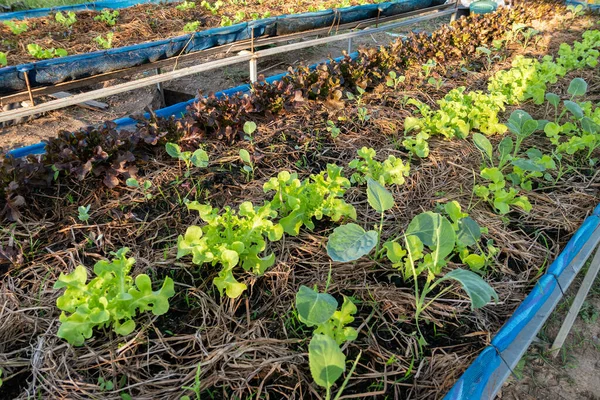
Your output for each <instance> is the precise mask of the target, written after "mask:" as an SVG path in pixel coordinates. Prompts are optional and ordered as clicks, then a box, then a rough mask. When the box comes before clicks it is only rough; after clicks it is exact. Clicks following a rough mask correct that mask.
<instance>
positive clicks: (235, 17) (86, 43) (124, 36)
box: [0, 0, 373, 65]
mask: <svg viewBox="0 0 600 400" xmlns="http://www.w3.org/2000/svg"><path fill="white" fill-rule="evenodd" d="M191 3H194V6H193V7H192V6H190V7H188V8H182V4H183V2H173V3H163V4H140V5H136V6H133V7H128V8H124V9H120V10H116V11H117V12H118V17H116V23H115V24H114V25H112V26H111V25H108V24H107V23H105V22H103V21H101V20H96V19H95V18H97V17H98V16H101V12H96V11H81V12H77V13H75V16H76V22H75V23H74V24H73V25H71V26H70V27H67V26H65V25H62V24H60V23H59V22H57V20H56V18H55V14H51V15H49V16H47V17H41V18H31V19H28V20H27V21H26V23H27V26H28V29H27V31H25V32H22V33H19V34H15V33H13V32H12V31H11V29H10V28H9V26H7V25H5V24H0V52H4V53H6V56H7V60H8V65H18V64H23V63H27V62H33V61H39V60H38V59H36V58H35V57H33V56H32V55H31V54H30V53H29V51H28V49H27V46H28V45H29V44H37V45H39V46H41V47H42V48H44V49H51V48H53V49H65V50H66V51H67V53H68V54H69V55H74V54H84V53H89V52H92V51H98V50H105V49H106V48H105V47H103V46H102V45H101V44H99V43H98V42H97V41H95V39H96V38H97V37H99V36H100V37H102V38H104V39H106V38H107V35H108V34H109V33H112V34H113V38H112V47H113V48H116V47H124V46H129V45H134V44H138V43H145V42H151V41H155V40H161V39H168V38H172V37H176V36H181V35H186V34H189V33H190V32H189V31H186V30H185V29H184V27H185V26H186V25H188V24H190V23H191V24H194V23H196V22H198V24H196V25H195V26H194V27H193V28H192V31H194V30H196V31H202V30H207V29H210V28H216V27H219V26H221V25H222V23H223V22H225V21H228V22H225V23H229V22H231V23H234V22H235V23H237V22H243V21H251V20H252V19H258V18H267V17H269V16H271V17H275V16H278V15H283V14H294V13H301V12H308V11H317V10H327V9H332V8H339V7H347V6H355V5H360V4H371V3H373V2H370V1H359V0H346V1H343V2H338V1H333V0H325V1H319V2H318V6H315V5H314V2H313V1H306V0H298V1H295V2H293V3H286V2H284V1H281V0H263V1H259V2H256V1H244V0H224V1H218V2H208V5H207V6H204V5H201V3H205V2H201V1H195V2H187V4H191ZM217 3H218V4H217ZM178 7H179V8H178ZM109 11H110V12H113V11H112V10H109ZM63 14H64V13H63ZM224 17H225V18H226V19H223V18H224ZM14 22H15V23H17V24H21V23H22V21H17V20H15V21H14Z"/></svg>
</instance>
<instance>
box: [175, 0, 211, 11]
mask: <svg viewBox="0 0 600 400" xmlns="http://www.w3.org/2000/svg"><path fill="white" fill-rule="evenodd" d="M203 3H206V2H203ZM203 7H204V5H203ZM194 8H196V3H195V2H193V1H187V0H185V1H184V2H182V3H180V4H178V5H176V6H175V9H177V10H179V11H188V10H193V9H194Z"/></svg>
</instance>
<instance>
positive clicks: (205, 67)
mask: <svg viewBox="0 0 600 400" xmlns="http://www.w3.org/2000/svg"><path fill="white" fill-rule="evenodd" d="M453 12H454V10H445V11H436V12H433V13H431V14H428V15H424V16H422V17H418V18H412V19H409V20H404V21H399V22H394V23H390V24H388V25H385V26H379V27H377V28H367V29H364V30H360V31H356V32H350V33H345V34H341V35H336V36H330V37H325V38H320V39H312V40H308V41H306V42H299V43H292V44H288V45H283V46H280V47H277V48H273V49H266V50H261V51H257V52H255V53H254V54H249V55H246V54H244V55H237V56H233V57H229V58H226V59H223V60H217V61H210V62H207V63H205V64H201V65H196V66H193V67H188V68H183V69H180V70H176V71H171V72H167V73H164V74H161V75H158V76H151V77H148V78H142V79H139V80H136V81H132V82H126V83H122V84H119V85H115V86H112V87H108V88H102V89H98V90H93V91H90V92H87V93H82V94H77V95H73V96H71V97H68V98H65V99H59V100H53V101H49V102H47V103H44V104H40V105H39V106H34V107H28V108H27V109H22V110H19V109H17V110H11V111H6V112H3V113H0V122H5V121H12V120H14V119H17V118H22V117H26V116H30V115H35V114H39V113H42V112H47V111H52V110H57V109H59V108H64V107H68V106H72V105H75V104H78V103H82V102H84V101H89V100H95V99H99V98H103V97H107V96H111V95H114V94H118V93H124V92H128V91H131V90H134V89H139V88H142V87H145V86H150V85H153V84H156V83H159V82H166V81H170V80H173V79H177V78H182V77H185V76H189V75H193V74H197V73H200V72H205V71H210V70H212V69H216V68H221V67H225V66H228V65H232V64H237V63H240V62H246V61H250V60H251V59H253V58H256V59H258V58H260V57H268V56H272V55H276V54H281V53H286V52H289V51H293V50H299V49H304V48H307V47H313V46H317V45H320V44H326V43H331V42H337V41H341V40H346V39H350V38H354V37H359V36H363V35H370V34H373V33H377V32H383V31H385V30H388V29H392V28H398V27H401V26H406V25H410V24H414V23H417V22H422V21H427V20H430V19H433V18H439V17H441V16H445V15H450V14H452V13H453Z"/></svg>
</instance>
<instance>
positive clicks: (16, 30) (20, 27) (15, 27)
mask: <svg viewBox="0 0 600 400" xmlns="http://www.w3.org/2000/svg"><path fill="white" fill-rule="evenodd" d="M4 25H6V26H7V27H8V29H10V31H11V32H12V34H13V35H17V36H18V35H20V34H21V33H23V32H27V30H28V29H29V26H28V25H27V22H16V21H4Z"/></svg>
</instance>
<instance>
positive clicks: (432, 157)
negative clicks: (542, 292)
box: [0, 3, 600, 399]
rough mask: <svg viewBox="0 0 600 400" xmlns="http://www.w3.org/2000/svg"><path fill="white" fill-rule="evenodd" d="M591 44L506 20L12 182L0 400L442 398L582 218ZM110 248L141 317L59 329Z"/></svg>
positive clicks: (124, 315) (463, 25)
mask: <svg viewBox="0 0 600 400" xmlns="http://www.w3.org/2000/svg"><path fill="white" fill-rule="evenodd" d="M513 23H516V24H525V26H519V25H517V26H514V29H511V28H510V27H513ZM595 23H596V18H595V17H592V16H575V15H572V14H570V13H567V12H566V10H565V9H564V8H563V6H561V5H559V4H556V3H534V4H531V3H528V4H527V7H523V8H520V7H516V8H514V9H513V10H504V9H502V10H500V11H499V12H497V13H495V14H492V15H486V16H473V17H469V18H465V19H461V20H459V21H457V22H455V23H453V24H452V25H451V27H450V28H442V29H441V30H439V31H437V32H434V33H433V34H432V35H431V36H429V35H426V34H422V35H413V36H411V37H410V38H409V39H408V40H406V41H398V42H396V43H394V44H393V45H391V46H389V47H385V48H379V49H376V48H372V49H363V50H361V51H360V52H359V56H358V58H357V59H356V60H351V59H350V58H347V59H345V60H342V61H339V62H332V63H330V64H328V65H323V66H321V67H319V68H317V70H316V71H309V70H308V69H303V68H300V69H299V70H298V71H295V72H293V73H291V74H290V75H289V76H288V77H286V78H283V79H282V80H281V81H280V82H279V83H277V84H273V85H267V84H258V85H256V86H255V87H254V90H253V92H252V93H251V94H250V95H246V96H243V97H242V96H232V97H230V98H226V99H220V100H219V99H215V98H214V97H211V96H209V97H208V98H207V99H202V100H200V101H199V102H198V103H196V104H195V105H193V106H191V107H190V109H189V111H188V114H187V115H186V116H184V118H182V119H179V120H175V119H162V118H156V119H152V120H150V121H140V123H139V125H138V127H137V129H136V130H135V132H117V131H115V130H114V129H113V126H111V125H110V124H108V125H107V126H105V127H103V128H89V129H87V130H82V131H80V132H75V133H67V132H65V133H64V134H61V135H60V136H59V137H58V138H56V139H52V140H50V141H48V143H47V146H46V151H47V152H46V154H45V155H43V156H41V157H33V156H32V157H30V158H28V159H12V158H8V159H6V160H5V161H4V163H3V164H2V166H1V167H0V182H1V189H0V190H1V191H2V198H3V202H4V203H3V213H4V214H3V217H4V218H5V219H7V220H9V221H10V220H12V221H13V222H12V223H10V222H8V223H5V224H4V225H3V227H2V231H1V232H0V240H1V243H2V252H1V253H0V254H2V257H3V258H2V259H1V260H3V262H2V264H0V268H2V273H3V274H4V275H2V281H1V282H2V283H1V284H2V291H1V292H0V293H2V294H1V296H3V297H5V298H3V299H1V300H2V302H1V304H3V307H4V308H3V309H2V312H3V314H2V317H3V319H2V321H4V324H3V325H2V326H1V328H0V338H2V339H1V341H0V365H2V366H3V367H2V368H3V375H2V379H4V383H3V386H2V387H1V388H0V394H2V395H4V396H5V397H8V398H12V397H20V398H26V397H27V396H28V394H29V395H30V394H31V393H36V394H37V395H39V396H41V397H69V398H89V397H102V398H115V399H116V398H122V397H123V395H125V397H127V396H131V397H132V398H174V399H175V398H180V397H181V396H183V395H188V396H191V397H192V398H194V396H196V395H195V394H194V392H195V391H196V392H197V393H198V398H199V396H200V395H201V396H202V398H205V397H212V398H218V399H231V398H244V399H245V398H296V399H306V398H315V399H316V398H319V397H325V396H326V395H325V392H326V389H325V388H323V387H322V386H323V385H325V384H326V383H327V379H324V378H323V375H320V374H318V373H315V371H318V368H319V366H320V367H323V366H324V365H325V366H329V367H330V368H329V369H328V371H330V373H331V375H330V376H331V377H332V378H331V380H336V383H335V384H334V385H333V386H332V387H331V390H332V392H333V393H334V394H335V393H339V391H340V390H341V389H342V386H343V382H344V380H345V378H348V383H347V384H346V385H345V386H343V389H344V395H346V396H351V397H354V398H370V397H374V398H384V397H385V396H389V397H392V396H393V397H397V398H418V399H428V398H439V397H442V396H443V395H444V394H445V393H446V392H447V391H448V390H449V388H450V387H451V386H452V384H453V382H454V381H455V380H456V379H457V378H458V376H459V375H460V374H461V373H462V372H463V371H464V370H465V369H466V367H467V366H468V365H469V363H470V362H471V361H472V360H473V358H474V357H475V356H476V354H477V353H478V352H479V351H480V350H481V349H483V348H484V347H485V346H486V345H487V344H488V343H489V340H490V337H491V336H492V335H493V334H494V333H495V332H496V331H497V330H498V329H499V327H500V326H501V325H502V324H503V323H504V322H505V321H506V320H507V318H508V317H509V316H510V314H511V313H512V312H513V311H514V310H515V308H516V307H517V305H518V304H519V303H520V301H521V300H522V299H523V298H524V296H525V295H526V293H527V292H528V291H529V289H530V288H531V287H532V286H533V284H534V283H535V282H536V280H537V278H538V277H539V276H540V275H541V274H542V273H543V272H544V269H545V267H546V266H547V265H548V261H550V260H551V259H553V258H554V257H555V256H556V254H558V252H559V251H560V249H561V248H562V247H563V246H564V245H565V243H566V242H567V240H568V239H569V237H570V235H571V234H572V233H573V232H574V231H575V230H576V229H577V227H578V226H579V225H580V224H581V221H582V220H583V219H584V217H585V216H586V215H588V214H589V213H590V212H591V210H592V209H593V207H594V206H596V204H597V203H598V195H599V189H598V188H599V187H600V177H599V176H598V174H597V173H596V172H597V170H596V167H595V162H596V161H595V160H596V158H597V157H598V149H597V147H598V144H600V138H599V137H598V131H596V130H595V127H596V125H597V124H599V123H600V121H599V120H598V118H599V114H598V113H599V112H598V109H596V108H595V105H594V104H591V103H585V101H586V100H588V99H594V98H595V96H596V95H597V94H596V93H597V87H598V84H597V83H598V81H599V80H600V76H599V75H598V71H597V68H594V67H595V66H596V65H597V60H598V56H599V55H600V53H598V50H597V48H600V32H598V31H595V30H593V29H595ZM530 26H532V27H533V28H535V29H536V30H538V31H539V32H537V33H536V32H534V31H531V30H529V29H533V28H529V27H530ZM575 41H578V42H580V44H577V45H574V43H575ZM477 48H479V50H477ZM483 48H485V50H483ZM486 50H488V51H489V52H488V51H486ZM546 55H548V56H550V57H551V58H545V59H543V58H542V57H544V56H546ZM576 78H577V79H576ZM461 87H465V89H464V90H463V89H459V88H461ZM548 93H555V94H556V95H557V96H558V103H557V104H558V105H557V108H558V113H556V112H555V109H554V106H552V105H551V104H552V103H553V102H556V97H554V96H552V95H549V96H548V95H547V94H548ZM442 99H443V100H442ZM565 100H566V101H567V102H566V103H565V102H564V101H565ZM549 103H550V105H549ZM565 109H566V110H567V111H564V112H563V110H565ZM517 110H523V111H525V112H527V113H528V114H527V115H529V117H528V116H527V115H526V114H523V113H519V112H517ZM580 112H581V114H582V115H579V114H580ZM530 118H531V119H530ZM543 120H548V121H551V122H550V123H544V122H541V121H543ZM533 121H535V122H533ZM584 121H585V122H584ZM567 122H569V123H570V124H566V123H567ZM553 124H554V125H553ZM507 138H510V141H511V142H510V143H511V145H510V146H509V139H507ZM169 143H171V144H169ZM174 144H177V145H178V146H179V148H177V147H176V146H174ZM533 148H535V149H536V150H532V149H533ZM369 149H372V150H369ZM187 151H189V152H190V153H185V152H187ZM374 152H375V153H376V154H375V155H374V154H373V153H374ZM207 158H208V160H207ZM371 158H373V160H372V159H371ZM551 161H552V162H551ZM552 163H554V165H552ZM328 164H329V165H328ZM332 164H335V165H336V166H337V167H335V166H333V165H332ZM340 168H341V171H340ZM495 168H497V170H495ZM284 171H289V172H290V173H297V174H298V179H299V180H298V181H295V180H293V179H290V178H293V176H292V177H290V176H288V175H287V174H286V173H284ZM340 174H341V175H343V177H342V176H340ZM499 174H500V175H502V177H503V178H502V179H500V176H499ZM311 175H312V178H311V177H310V176H311ZM369 178H372V179H373V180H374V181H373V180H369ZM376 182H377V183H376ZM503 190H504V192H503ZM247 202H251V203H252V204H254V205H255V206H257V207H261V206H262V207H263V208H259V209H257V212H258V213H259V216H255V215H254V212H253V207H252V206H251V205H249V204H248V203H247ZM208 205H210V207H212V209H209V208H208ZM458 206H460V210H459V209H458ZM238 210H239V215H241V216H242V217H236V216H234V215H232V213H236V214H237V212H238ZM377 210H379V211H377ZM383 210H385V211H383ZM381 211H383V212H381ZM198 212H199V213H200V214H198ZM464 214H468V216H467V215H464ZM199 215H200V217H199ZM217 215H218V216H217ZM247 218H250V219H252V223H250V224H248V223H244V221H246V219H247ZM240 220H241V221H242V222H240ZM351 224H356V225H351ZM194 226H196V227H199V228H194ZM374 227H375V228H374ZM228 228H230V229H228ZM434 228H435V229H434ZM201 231H202V234H201V233H200V232H201ZM364 231H366V232H364ZM356 232H358V234H357V233H356ZM435 232H437V234H436V233H435ZM350 234H353V235H355V236H358V237H359V238H360V240H358V241H352V240H349V241H348V237H349V236H350ZM178 238H179V239H178ZM343 239H346V241H344V240H343ZM339 241H342V243H341V244H340V243H339ZM356 242H358V243H360V244H361V245H360V246H357V245H356ZM377 242H379V244H377ZM240 243H244V246H242V245H241V244H240ZM385 243H387V244H385ZM392 243H395V244H392ZM419 243H420V244H421V245H423V247H422V248H421V247H420V245H419ZM124 247H128V248H129V249H130V251H129V253H128V254H127V256H131V257H134V258H135V260H136V263H135V264H133V265H129V263H128V264H127V265H128V266H127V269H129V268H131V274H130V275H131V276H132V277H135V276H137V275H139V274H147V275H148V276H149V278H150V279H151V281H152V282H153V283H154V284H153V289H154V290H159V289H161V288H162V291H161V292H157V293H156V294H155V295H153V296H154V297H152V298H150V300H151V303H152V304H151V306H148V304H149V303H148V301H146V302H143V301H141V300H139V298H140V294H139V292H138V291H136V290H134V289H132V290H131V291H129V294H130V295H131V298H129V297H128V296H122V297H121V298H120V299H121V300H119V301H122V302H123V303H118V304H117V303H115V301H116V300H115V298H114V297H111V296H108V297H107V301H109V302H110V304H108V305H106V304H105V303H104V302H103V301H101V300H100V299H99V298H97V297H96V300H94V301H98V303H94V302H90V303H89V304H90V305H92V304H96V305H98V304H105V305H104V306H98V307H99V309H102V307H105V308H106V310H108V312H109V313H110V312H113V311H115V310H116V311H119V310H120V311H119V312H121V314H119V316H120V319H118V323H117V324H110V323H109V324H107V326H105V327H96V326H94V325H95V324H96V322H97V321H105V320H106V318H109V317H107V316H106V315H105V313H103V312H101V310H87V309H85V307H83V308H80V312H79V314H75V316H71V313H72V311H74V309H75V307H74V306H73V305H74V304H77V302H78V301H79V299H84V298H85V299H86V300H87V299H88V298H90V297H91V298H94V297H93V296H95V295H94V293H95V292H96V290H92V289H93V288H92V287H87V288H86V290H87V294H84V295H79V294H77V290H78V289H77V288H79V289H81V288H82V286H83V284H84V283H85V277H83V275H84V274H85V272H84V271H87V274H88V276H89V277H90V278H89V279H92V278H94V277H95V276H96V275H99V276H102V277H104V278H105V279H106V278H107V276H108V277H110V273H108V275H107V273H106V272H103V270H104V271H106V270H107V269H111V268H114V269H115V270H116V271H120V270H122V268H123V266H122V265H121V264H119V263H118V262H117V263H114V264H108V263H100V264H98V265H97V267H96V269H95V273H92V267H93V266H94V264H95V263H96V262H98V261H100V260H106V259H113V258H117V259H119V258H123V257H125V256H124V255H123V252H120V253H118V255H111V254H110V252H111V251H113V252H117V251H118V250H119V249H121V248H124ZM378 249H379V250H380V251H378ZM419 252H422V253H424V254H426V256H425V257H424V258H421V257H420V256H419V255H418V254H417V253H419ZM234 253H235V254H234ZM257 257H260V258H257ZM411 257H413V262H411V260H410V258H411ZM354 259H356V260H354ZM340 260H343V261H345V262H341V261H340ZM544 260H546V261H544ZM122 262H125V261H122ZM238 263H239V264H238ZM78 265H83V266H85V267H81V268H76V267H77V266H78ZM413 267H414V268H416V269H413ZM74 271H75V274H73V272H74ZM456 271H462V272H456ZM61 274H63V275H62V276H61ZM68 274H69V275H68ZM415 275H416V276H415ZM442 277H445V278H446V279H448V280H445V281H444V280H442V281H440V282H439V283H438V284H436V285H437V286H435V287H433V288H432V286H431V284H432V282H437V281H438V280H439V279H440V278H442ZM477 277H479V278H477ZM450 278H453V279H452V280H451V279H450ZM138 279H139V282H138V284H137V287H138V288H139V289H140V290H142V292H143V288H147V283H146V282H145V281H146V278H138ZM457 279H458V281H461V282H463V284H465V285H466V287H467V289H469V291H470V293H471V296H472V301H471V300H470V299H469V297H468V296H467V295H466V292H465V291H464V290H463V289H462V288H461V285H460V284H459V283H458V281H457ZM108 280H109V281H110V279H108ZM75 281H77V282H80V283H77V284H74V283H73V282H75ZM55 282H59V284H58V285H57V288H56V289H52V287H53V285H55ZM60 282H62V283H60ZM95 282H96V284H101V283H102V282H101V281H98V280H96V281H95ZM125 282H126V283H127V284H128V285H130V284H131V283H129V281H127V280H126V281H125ZM136 282H137V281H136ZM428 282H429V283H428ZM474 282H476V283H477V287H475V286H473V283H474ZM485 282H487V284H489V285H490V286H487V284H486V283H485ZM106 285H107V286H106V287H110V288H111V290H113V292H111V294H112V295H113V296H114V295H115V294H116V293H118V292H119V290H118V289H115V288H116V287H114V286H111V284H110V282H108V283H106ZM61 286H62V287H65V286H67V287H72V288H73V289H68V290H71V291H70V292H68V293H67V294H66V295H65V294H64V293H65V292H64V289H62V288H61ZM303 286H304V288H303ZM117 287H118V285H117ZM491 288H493V290H494V292H492V291H491V290H490V289H491ZM428 289H431V291H430V292H429V293H426V294H425V295H423V291H424V290H428ZM315 290H316V291H317V292H319V293H324V292H327V293H329V294H330V295H331V296H332V297H328V296H323V295H320V296H317V294H316V292H315ZM73 294H76V296H75V297H70V298H68V297H69V296H70V295H73ZM496 295H497V300H496V301H492V302H491V303H489V304H488V305H486V306H484V305H485V304H486V303H488V302H489V301H490V300H491V299H493V298H495V297H496ZM61 296H62V297H61ZM65 296H66V297H65ZM421 296H423V297H421ZM418 298H421V300H422V301H417V299H418ZM136 299H137V300H136ZM315 299H316V300H315ZM429 299H435V300H433V301H432V302H431V303H429ZM57 300H58V306H57ZM67 300H68V301H67ZM134 300H135V301H137V303H135V304H134V305H132V304H131V303H127V302H130V301H134ZM315 301H317V304H319V307H317V309H318V310H320V311H322V313H313V312H310V310H311V308H310V307H309V308H307V307H306V305H307V304H309V305H310V304H313V303H314V302H315ZM335 302H337V308H338V309H339V311H340V312H339V313H337V314H334V315H333V316H331V313H333V310H334V309H335V308H336V307H335ZM471 303H473V306H474V308H476V309H472V307H471ZM352 304H354V306H353V305H352ZM125 305H127V306H125ZM136 306H141V309H139V307H136ZM481 306H483V307H481ZM354 307H356V310H354ZM59 308H60V309H63V310H65V316H64V317H62V321H59V320H58V318H59V315H60V310H59ZM152 308H153V310H152ZM124 310H126V311H124ZM152 311H154V314H153V312H152ZM327 311H330V312H327ZM115 315H116V314H115ZM90 316H91V318H92V319H87V318H88V317H90ZM112 317H113V315H111V317H110V318H112ZM330 317H331V319H330ZM77 318H84V321H81V320H78V319H77ZM130 318H132V319H130ZM94 321H96V322H94ZM128 321H134V322H128ZM81 322H85V323H88V324H89V325H86V326H82V325H81V324H80V323H81ZM334 322H335V323H334ZM133 323H135V326H131V324H133ZM332 324H333V325H332ZM310 325H313V326H310ZM314 325H316V327H315V326H314ZM340 327H345V328H351V329H339V328H340ZM88 328H89V329H91V330H89V329H88ZM57 334H58V336H60V337H58V336H57ZM327 338H329V339H327ZM332 341H333V345H332ZM319 349H325V350H327V351H328V352H329V354H333V356H332V357H331V358H330V359H328V360H320V362H319V356H318V354H319ZM307 353H308V354H307ZM344 357H345V359H346V360H347V362H346V363H344V362H343V361H342V358H344ZM355 360H357V362H356V363H355ZM309 364H310V365H311V366H312V367H313V368H309ZM354 365H355V367H354ZM353 367H354V368H353ZM338 368H339V369H342V370H343V369H344V368H345V373H343V374H342V375H343V376H341V377H339V379H338V375H339V374H338V372H340V373H342V371H339V370H338ZM311 369H312V373H311ZM351 370H352V372H350V371H351ZM333 377H335V378H336V379H333ZM107 382H108V383H107ZM190 388H192V389H190ZM332 398H333V396H332ZM346 398H347V397H346Z"/></svg>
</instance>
